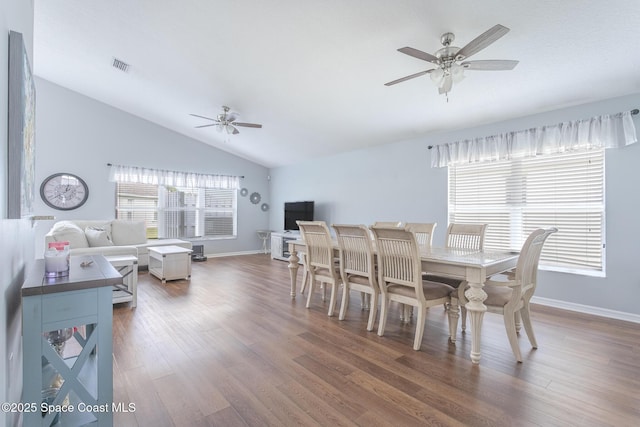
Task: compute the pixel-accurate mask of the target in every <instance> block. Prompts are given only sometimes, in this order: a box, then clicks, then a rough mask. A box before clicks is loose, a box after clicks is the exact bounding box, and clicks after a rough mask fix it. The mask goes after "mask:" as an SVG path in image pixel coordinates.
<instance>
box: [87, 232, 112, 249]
mask: <svg viewBox="0 0 640 427" xmlns="http://www.w3.org/2000/svg"><path fill="white" fill-rule="evenodd" d="M84 234H85V236H86V237H87V241H88V242H89V246H91V247H95V246H113V242H112V241H111V239H110V238H109V234H108V233H107V230H103V229H100V228H97V227H87V228H85V230H84Z"/></svg>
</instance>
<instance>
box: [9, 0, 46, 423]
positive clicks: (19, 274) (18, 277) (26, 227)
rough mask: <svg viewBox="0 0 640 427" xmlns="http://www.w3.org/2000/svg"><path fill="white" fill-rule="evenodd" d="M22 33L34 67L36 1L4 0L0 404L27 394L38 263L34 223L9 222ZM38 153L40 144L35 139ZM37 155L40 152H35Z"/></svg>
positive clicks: (15, 420)
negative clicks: (28, 312) (31, 275)
mask: <svg viewBox="0 0 640 427" xmlns="http://www.w3.org/2000/svg"><path fill="white" fill-rule="evenodd" d="M11 30H13V31H17V32H19V33H22V37H23V39H24V42H25V46H26V50H27V55H28V56H29V60H30V62H31V64H33V2H32V1H31V0H0V401H1V402H19V401H20V398H21V395H22V344H21V331H22V328H21V311H20V308H21V304H20V288H21V286H22V282H23V281H24V274H25V270H26V269H28V268H29V264H30V263H31V262H33V230H32V228H31V221H30V220H9V219H6V218H7V196H8V193H7V191H8V189H7V150H8V144H7V125H8V123H7V111H8V109H7V94H8V85H7V82H8V78H9V76H8V64H9V62H8V58H9V31H11ZM36 150H37V141H36ZM36 154H37V151H36ZM18 422H19V417H18V416H17V414H11V413H0V427H1V426H5V425H18Z"/></svg>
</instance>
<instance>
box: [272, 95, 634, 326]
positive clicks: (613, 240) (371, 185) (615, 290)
mask: <svg viewBox="0 0 640 427" xmlns="http://www.w3.org/2000/svg"><path fill="white" fill-rule="evenodd" d="M638 107H640V94H634V95H630V96H626V97H621V98H616V99H610V100H607V101H604V102H598V103H593V104H588V105H581V106H576V107H572V108H566V109H562V110H557V111H552V112H548V113H544V114H538V115H535V116H529V117H523V118H519V119H515V120H509V121H505V122H500V123H494V124H489V125H485V126H481V127H476V128H471V129H464V130H459V131H454V132H447V133H441V134H437V135H429V136H425V137H422V138H416V139H413V140H408V141H400V142H397V143H394V144H388V145H383V146H378V147H370V148H368V149H364V150H358V151H352V152H348V153H343V154H339V155H335V156H331V157H325V158H321V159H314V160H313V161H310V162H306V163H301V164H297V165H293V166H286V167H281V168H275V169H272V170H271V199H272V204H271V207H272V209H271V211H272V213H271V220H270V221H271V222H270V228H272V229H282V228H283V225H282V224H283V205H284V202H287V201H296V200H314V201H315V202H316V219H318V220H324V221H326V222H327V223H328V224H331V223H359V224H371V223H373V222H374V221H376V220H381V221H385V220H398V221H423V222H433V221H436V222H437V223H438V227H437V228H436V231H435V234H434V242H443V241H444V233H445V231H446V227H447V170H446V168H439V169H437V168H431V167H430V164H431V163H430V154H429V150H428V149H427V146H429V145H436V144H442V143H446V142H451V141H456V140H460V139H465V138H470V137H478V136H484V135H494V134H497V133H501V132H507V131H514V130H521V129H527V128H530V127H535V126H540V125H545V124H555V123H559V122H563V121H567V120H576V119H582V118H589V117H592V116H596V115H600V114H613V113H618V112H620V111H626V110H630V109H633V108H638ZM634 122H635V124H636V127H637V129H638V134H639V136H640V116H634ZM639 165H640V143H637V144H633V145H631V146H628V147H626V148H624V149H619V150H607V152H606V192H607V193H606V251H607V277H606V278H594V277H587V276H581V275H572V274H562V273H554V272H548V271H542V272H541V273H540V274H539V278H540V279H539V285H538V290H537V292H536V296H537V297H539V298H546V299H551V300H557V301H559V302H566V303H571V304H579V305H584V306H591V307H596V308H599V309H603V311H606V310H613V311H617V312H622V313H629V314H631V315H632V316H634V315H635V316H636V317H637V315H640V305H638V304H637V301H638V298H639V297H640V271H639V270H640V262H638V254H639V253H640V221H638V220H637V214H638V212H639V211H640V191H638V189H637V185H638V182H640V168H639ZM623 317H624V316H623Z"/></svg>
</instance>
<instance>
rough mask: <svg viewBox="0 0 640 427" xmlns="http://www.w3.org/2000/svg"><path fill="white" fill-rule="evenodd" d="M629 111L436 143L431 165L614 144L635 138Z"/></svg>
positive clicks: (462, 162) (631, 140)
mask: <svg viewBox="0 0 640 427" xmlns="http://www.w3.org/2000/svg"><path fill="white" fill-rule="evenodd" d="M637 141H638V139H637V137H636V128H635V125H634V124H633V118H632V117H631V112H629V111H625V112H623V113H618V114H614V115H602V116H598V117H593V118H591V119H587V120H576V121H571V122H563V123H559V124H557V125H553V126H542V127H537V128H531V129H527V130H521V131H516V132H508V133H502V134H499V135H493V136H485V137H481V138H473V139H465V140H463V141H456V142H451V143H448V144H442V145H436V146H434V147H433V149H432V150H431V167H436V168H437V167H444V166H451V165H459V164H467V163H478V162H493V161H497V160H510V159H515V158H521V157H533V156H537V155H541V154H552V153H563V152H567V151H574V150H589V149H595V148H617V147H624V146H625V145H629V144H633V143H634V142H637Z"/></svg>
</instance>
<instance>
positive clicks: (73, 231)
mask: <svg viewBox="0 0 640 427" xmlns="http://www.w3.org/2000/svg"><path fill="white" fill-rule="evenodd" d="M51 234H52V236H53V240H55V241H56V242H69V249H77V248H88V247H89V242H87V238H86V237H85V235H84V231H82V229H81V228H80V227H78V226H77V225H75V224H72V223H70V222H65V223H58V224H56V226H55V227H54V229H53V232H52V233H51Z"/></svg>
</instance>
